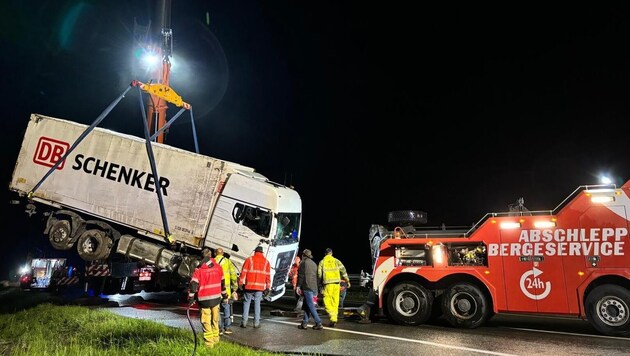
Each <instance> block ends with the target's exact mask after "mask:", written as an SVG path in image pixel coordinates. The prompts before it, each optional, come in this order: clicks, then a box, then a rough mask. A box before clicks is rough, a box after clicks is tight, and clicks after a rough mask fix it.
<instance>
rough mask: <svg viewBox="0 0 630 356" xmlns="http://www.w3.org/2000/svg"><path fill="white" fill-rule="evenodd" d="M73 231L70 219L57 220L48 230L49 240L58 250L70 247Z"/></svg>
mask: <svg viewBox="0 0 630 356" xmlns="http://www.w3.org/2000/svg"><path fill="white" fill-rule="evenodd" d="M71 232H72V231H71V229H70V221H68V220H57V221H55V222H54V223H53V224H52V225H51V227H50V230H49V231H48V240H50V245H51V246H52V247H54V248H55V249H57V250H68V249H70V248H71V247H72V245H71V244H70V239H71Z"/></svg>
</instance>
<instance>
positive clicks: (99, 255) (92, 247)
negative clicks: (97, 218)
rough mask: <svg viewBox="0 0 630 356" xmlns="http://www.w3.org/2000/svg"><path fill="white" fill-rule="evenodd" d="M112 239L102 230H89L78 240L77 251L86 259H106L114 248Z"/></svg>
mask: <svg viewBox="0 0 630 356" xmlns="http://www.w3.org/2000/svg"><path fill="white" fill-rule="evenodd" d="M112 244H113V243H112V239H111V238H110V237H109V236H107V234H106V233H105V232H103V231H100V230H87V231H85V232H84V233H83V234H81V237H79V241H77V252H78V253H79V256H81V258H82V259H83V260H84V261H95V260H101V259H105V258H107V257H108V256H109V253H110V252H111V250H112Z"/></svg>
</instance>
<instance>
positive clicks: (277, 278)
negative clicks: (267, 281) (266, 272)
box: [271, 251, 294, 289]
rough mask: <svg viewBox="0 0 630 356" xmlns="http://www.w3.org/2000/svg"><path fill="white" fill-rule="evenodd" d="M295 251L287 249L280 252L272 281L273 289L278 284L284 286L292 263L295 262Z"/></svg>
mask: <svg viewBox="0 0 630 356" xmlns="http://www.w3.org/2000/svg"><path fill="white" fill-rule="evenodd" d="M293 253H294V251H287V252H282V253H280V254H278V259H277V260H276V267H275V274H274V275H273V281H272V282H271V286H272V289H275V288H276V287H278V286H284V283H285V282H286V280H287V277H288V275H289V269H290V268H291V263H292V262H293Z"/></svg>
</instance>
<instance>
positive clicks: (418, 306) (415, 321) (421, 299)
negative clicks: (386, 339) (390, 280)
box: [387, 282, 433, 325]
mask: <svg viewBox="0 0 630 356" xmlns="http://www.w3.org/2000/svg"><path fill="white" fill-rule="evenodd" d="M387 305H388V314H389V317H390V318H391V319H392V320H393V321H395V322H397V323H399V324H403V325H420V324H424V323H425V322H426V321H427V320H429V317H430V316H431V306H432V305H433V294H431V292H429V291H428V290H427V289H426V288H424V287H423V286H421V285H419V284H418V283H415V282H403V283H400V284H397V285H396V286H395V287H394V288H393V289H392V290H391V291H390V292H389V293H388V295H387Z"/></svg>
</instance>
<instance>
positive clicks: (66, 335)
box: [0, 290, 278, 356]
mask: <svg viewBox="0 0 630 356" xmlns="http://www.w3.org/2000/svg"><path fill="white" fill-rule="evenodd" d="M43 297H44V296H43V295H42V294H38V293H27V292H22V291H20V290H13V291H11V290H0V313H2V315H0V355H16V356H18V355H39V356H44V355H59V356H66V355H80V356H92V355H108V356H109V355H134V356H135V355H150V356H160V355H165V356H166V355H169V356H170V355H192V353H193V348H194V343H193V341H194V339H193V333H192V331H190V330H184V329H178V328H172V327H168V326H165V325H162V324H159V323H155V322H152V321H148V320H139V319H131V318H125V317H122V316H119V315H116V314H113V313H110V312H108V311H107V310H103V309H91V308H87V307H80V306H67V305H55V304H52V303H50V302H44V301H43ZM197 342H198V345H197V350H196V354H197V355H245V356H248V355H278V354H275V353H270V352H263V351H259V350H254V349H251V348H247V347H243V346H240V345H238V344H235V343H231V342H229V341H225V340H221V341H220V342H219V344H217V345H216V346H215V347H214V348H212V349H208V348H206V347H205V346H204V345H203V341H202V339H201V336H200V333H199V332H198V333H197Z"/></svg>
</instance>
